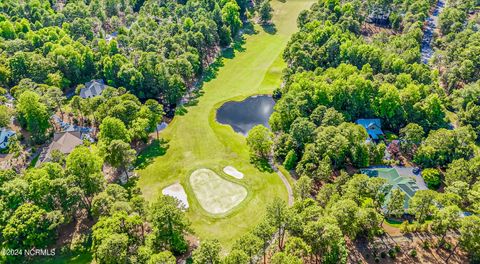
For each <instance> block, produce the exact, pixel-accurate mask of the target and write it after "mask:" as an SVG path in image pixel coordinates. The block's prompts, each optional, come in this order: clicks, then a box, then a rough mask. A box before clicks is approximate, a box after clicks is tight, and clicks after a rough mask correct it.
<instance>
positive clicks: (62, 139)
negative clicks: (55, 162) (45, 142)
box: [37, 131, 83, 166]
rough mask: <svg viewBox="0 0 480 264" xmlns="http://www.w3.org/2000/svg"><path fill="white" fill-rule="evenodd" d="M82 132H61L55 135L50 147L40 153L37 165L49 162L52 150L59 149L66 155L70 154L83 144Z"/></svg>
mask: <svg viewBox="0 0 480 264" xmlns="http://www.w3.org/2000/svg"><path fill="white" fill-rule="evenodd" d="M82 144H83V140H82V134H81V132H79V131H75V132H61V133H56V134H55V135H54V136H53V141H52V143H50V145H49V146H48V148H46V149H44V150H43V151H42V153H41V154H40V158H39V159H38V161H39V162H37V166H38V165H40V164H41V163H43V162H49V161H51V159H52V152H54V151H59V152H60V153H62V154H64V155H68V154H70V152H72V151H73V149H75V148H76V147H77V146H79V145H82Z"/></svg>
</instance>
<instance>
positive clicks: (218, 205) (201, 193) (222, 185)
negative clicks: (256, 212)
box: [190, 169, 247, 214]
mask: <svg viewBox="0 0 480 264" xmlns="http://www.w3.org/2000/svg"><path fill="white" fill-rule="evenodd" d="M190 184H191V186H192V189H193V193H194V194H195V197H196V198H197V200H198V202H199V203H200V205H201V206H202V208H203V209H205V211H207V212H209V213H211V214H224V213H226V212H228V211H230V210H232V209H233V208H234V207H235V206H237V205H239V204H240V203H241V202H242V201H243V200H244V199H245V198H246V197H247V189H246V188H245V187H243V186H242V185H240V184H236V183H233V182H231V181H227V180H225V179H224V178H222V177H220V176H218V174H216V173H215V172H214V171H212V170H209V169H199V170H196V171H194V172H193V173H192V175H190Z"/></svg>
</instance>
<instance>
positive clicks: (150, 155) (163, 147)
mask: <svg viewBox="0 0 480 264" xmlns="http://www.w3.org/2000/svg"><path fill="white" fill-rule="evenodd" d="M168 147H169V146H168V141H166V140H164V139H160V140H157V139H155V140H153V141H152V143H151V144H150V145H148V146H147V147H146V148H144V149H143V150H142V151H141V152H140V153H139V154H138V156H137V160H136V161H135V165H134V166H135V168H137V169H145V168H146V167H147V166H148V165H150V164H152V163H153V160H154V159H155V158H156V157H160V156H163V155H165V153H166V152H167V150H168Z"/></svg>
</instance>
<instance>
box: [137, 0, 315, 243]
mask: <svg viewBox="0 0 480 264" xmlns="http://www.w3.org/2000/svg"><path fill="white" fill-rule="evenodd" d="M313 2H314V1H311V0H300V1H294V0H292V1H287V2H285V3H281V2H278V1H273V2H272V5H273V8H274V9H275V15H274V21H275V22H276V24H277V28H278V32H277V34H275V35H272V34H268V33H266V32H263V30H261V29H260V28H259V27H256V29H257V30H258V31H259V32H258V33H257V34H253V35H248V36H245V44H244V46H243V49H242V50H243V51H241V52H240V51H236V52H235V54H234V55H233V56H230V57H229V58H223V59H222V64H223V66H222V67H221V68H219V69H218V72H216V77H215V78H214V79H212V80H209V81H208V82H206V83H205V84H204V86H203V91H204V94H203V96H201V97H199V98H198V103H197V104H195V105H193V106H190V107H187V108H186V111H187V113H185V115H183V116H177V117H175V118H174V120H173V122H172V123H170V124H169V126H168V128H167V129H165V130H164V131H162V132H161V137H162V138H164V139H165V140H167V142H168V146H169V149H168V150H167V152H166V154H164V155H162V156H159V157H156V158H155V159H154V160H153V162H152V163H151V164H150V165H148V166H146V167H145V168H143V169H140V170H138V174H139V175H140V179H139V186H140V188H141V189H142V192H143V194H144V196H145V197H146V199H148V200H152V199H154V198H155V197H156V196H157V195H159V193H161V190H162V188H164V187H166V186H168V185H170V184H172V183H174V182H176V181H179V182H180V183H181V184H182V185H183V187H184V188H185V191H186V193H187V195H188V201H189V203H190V208H189V210H188V212H187V216H188V218H189V219H190V221H191V222H192V227H193V229H194V230H195V232H196V235H197V236H199V237H200V238H202V239H205V238H215V239H218V240H219V241H220V243H221V244H222V246H224V247H225V248H226V249H227V250H228V249H229V248H230V246H231V245H232V243H233V242H234V240H235V239H237V238H238V237H239V236H241V235H242V234H244V233H245V232H247V231H248V230H251V229H252V228H253V227H254V226H255V225H256V224H257V223H259V222H260V220H261V219H262V216H263V215H264V214H265V207H266V204H267V203H268V202H269V201H271V200H272V199H273V198H274V197H275V196H279V197H282V198H283V199H285V200H287V198H288V197H287V192H286V189H285V186H284V185H283V183H282V181H281V180H280V178H279V177H278V175H276V174H275V173H264V172H259V171H258V170H257V169H256V168H254V167H253V166H252V165H251V164H250V161H249V155H248V148H247V146H246V144H245V137H243V136H242V135H240V134H237V133H234V132H233V130H232V128H231V127H229V126H225V125H221V124H219V123H217V122H216V121H215V111H214V110H212V109H215V108H216V107H219V106H220V105H221V104H219V103H221V102H225V101H228V100H230V99H231V98H242V97H243V98H245V97H248V96H250V95H254V94H259V93H262V94H269V93H271V92H272V91H273V89H274V88H275V87H276V86H278V85H279V84H280V83H281V79H280V77H281V69H282V68H283V66H284V63H283V62H282V60H281V53H282V51H283V49H284V48H285V45H286V43H287V41H288V39H289V37H290V35H291V34H292V33H293V32H295V30H296V18H297V16H298V14H299V12H300V11H301V10H303V9H307V8H308V7H309V6H310V4H311V3H313ZM228 165H231V166H234V167H235V168H236V169H238V170H239V171H241V172H242V173H244V174H245V177H244V178H243V179H242V180H239V181H240V182H241V184H242V185H243V186H246V187H247V189H248V193H249V194H248V196H247V198H246V199H245V200H244V201H243V202H242V203H240V204H239V205H238V206H237V207H235V208H234V209H233V210H232V211H231V212H228V213H227V214H226V215H225V216H223V217H218V216H215V215H211V214H209V213H207V212H206V211H205V210H203V209H202V208H201V206H200V205H199V203H198V201H197V200H196V199H195V197H194V194H193V192H192V189H191V186H190V184H189V181H188V178H189V176H190V174H191V173H192V172H193V171H195V170H197V169H200V168H208V169H211V170H213V171H215V172H216V173H217V174H219V175H220V174H222V175H223V172H222V170H223V168H224V167H225V166H228ZM229 180H230V181H232V182H236V181H235V180H234V179H230V178H229Z"/></svg>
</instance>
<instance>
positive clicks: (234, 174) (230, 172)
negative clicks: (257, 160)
mask: <svg viewBox="0 0 480 264" xmlns="http://www.w3.org/2000/svg"><path fill="white" fill-rule="evenodd" d="M223 172H225V173H226V174H228V175H230V176H232V177H235V178H237V179H243V173H241V172H239V171H238V170H237V169H235V168H234V167H232V166H227V167H225V168H223Z"/></svg>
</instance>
